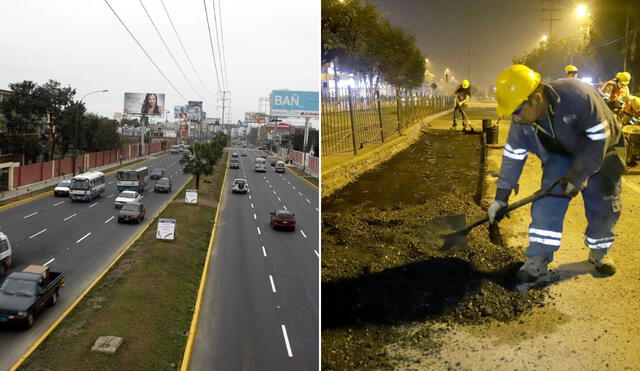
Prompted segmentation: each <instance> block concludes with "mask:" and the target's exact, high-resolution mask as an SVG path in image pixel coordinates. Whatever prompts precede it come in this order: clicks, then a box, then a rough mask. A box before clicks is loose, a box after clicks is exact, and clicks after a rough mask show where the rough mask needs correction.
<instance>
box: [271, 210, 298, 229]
mask: <svg viewBox="0 0 640 371" xmlns="http://www.w3.org/2000/svg"><path fill="white" fill-rule="evenodd" d="M271 228H273V229H277V228H287V229H291V230H294V229H296V214H294V213H292V212H291V211H288V210H276V211H272V212H271Z"/></svg>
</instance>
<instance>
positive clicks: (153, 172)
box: [151, 169, 164, 174]
mask: <svg viewBox="0 0 640 371" xmlns="http://www.w3.org/2000/svg"><path fill="white" fill-rule="evenodd" d="M163 171H164V170H162V169H155V170H153V171H152V172H151V174H162V172H163Z"/></svg>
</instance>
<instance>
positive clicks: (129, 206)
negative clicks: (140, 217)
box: [122, 204, 140, 211]
mask: <svg viewBox="0 0 640 371" xmlns="http://www.w3.org/2000/svg"><path fill="white" fill-rule="evenodd" d="M122 210H124V211H138V210H140V208H139V207H138V205H136V204H127V205H124V206H123V207H122Z"/></svg>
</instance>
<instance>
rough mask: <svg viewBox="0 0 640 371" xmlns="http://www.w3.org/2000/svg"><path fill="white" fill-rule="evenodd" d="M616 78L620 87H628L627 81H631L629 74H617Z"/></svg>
mask: <svg viewBox="0 0 640 371" xmlns="http://www.w3.org/2000/svg"><path fill="white" fill-rule="evenodd" d="M616 78H617V79H618V81H620V83H621V84H622V85H629V81H631V74H630V73H629V72H618V73H616Z"/></svg>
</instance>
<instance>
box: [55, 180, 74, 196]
mask: <svg viewBox="0 0 640 371" xmlns="http://www.w3.org/2000/svg"><path fill="white" fill-rule="evenodd" d="M69 185H71V180H63V181H61V182H60V183H58V185H57V186H56V187H55V188H54V189H53V195H54V196H55V197H58V196H62V197H69Z"/></svg>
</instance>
